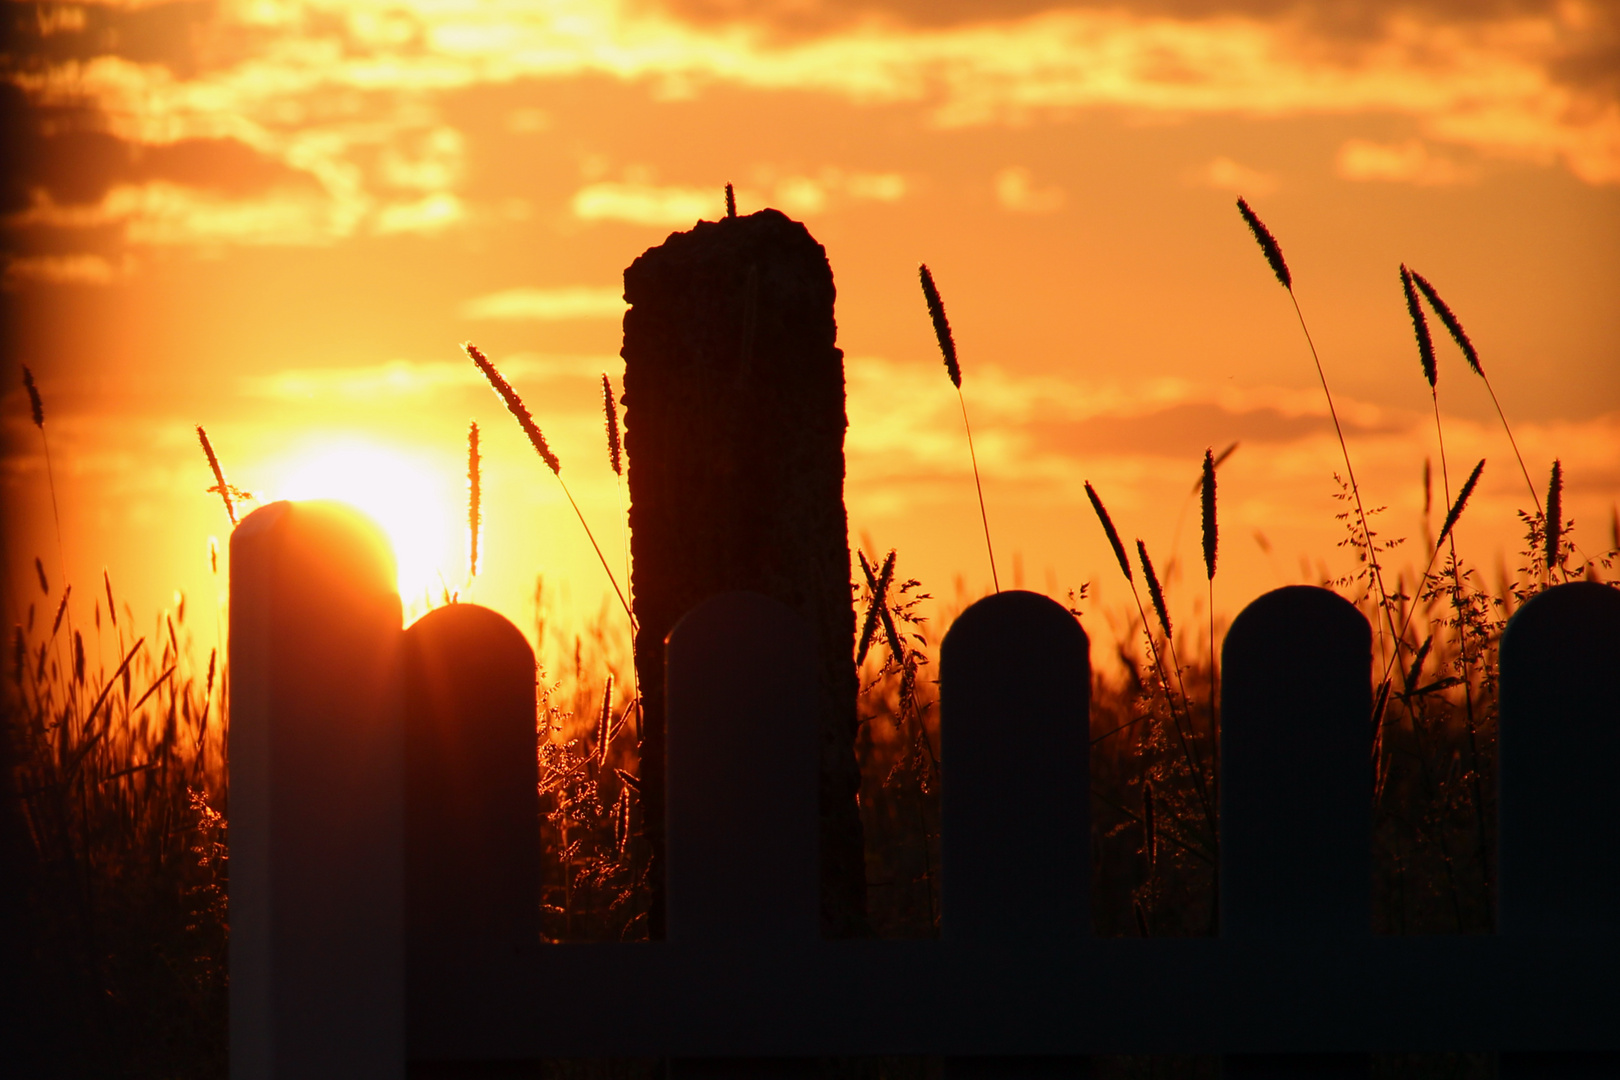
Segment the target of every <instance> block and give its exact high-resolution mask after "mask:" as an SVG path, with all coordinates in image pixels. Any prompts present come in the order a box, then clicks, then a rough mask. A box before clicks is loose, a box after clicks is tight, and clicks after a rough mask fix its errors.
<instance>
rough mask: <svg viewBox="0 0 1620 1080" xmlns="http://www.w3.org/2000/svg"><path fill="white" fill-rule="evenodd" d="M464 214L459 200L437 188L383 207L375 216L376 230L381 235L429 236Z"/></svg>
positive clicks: (441, 230)
mask: <svg viewBox="0 0 1620 1080" xmlns="http://www.w3.org/2000/svg"><path fill="white" fill-rule="evenodd" d="M464 216H465V214H464V211H463V209H462V205H461V200H460V199H458V198H456V197H455V196H454V195H451V194H449V193H448V192H444V191H440V192H435V193H434V194H432V195H427V196H424V197H423V198H420V199H416V200H412V201H408V202H397V203H394V204H392V205H390V206H385V207H383V209H382V211H381V212H380V213H379V214H378V215H377V223H376V231H377V232H378V233H379V234H382V235H384V236H386V235H389V234H393V233H416V234H418V235H422V236H431V235H432V234H434V233H438V232H443V231H444V230H445V229H448V228H449V227H450V226H452V225H454V224H456V223H457V222H458V221H460V220H461V219H462V217H464Z"/></svg>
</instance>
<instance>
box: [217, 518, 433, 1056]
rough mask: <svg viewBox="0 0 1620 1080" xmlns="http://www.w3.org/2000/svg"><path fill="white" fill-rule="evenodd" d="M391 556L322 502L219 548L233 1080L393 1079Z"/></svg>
mask: <svg viewBox="0 0 1620 1080" xmlns="http://www.w3.org/2000/svg"><path fill="white" fill-rule="evenodd" d="M399 640H400V606H399V598H398V596H397V595H395V592H394V565H393V558H392V556H391V554H390V553H389V551H388V545H387V542H386V541H385V540H384V539H383V537H382V535H381V533H380V532H379V531H378V530H377V528H376V527H375V526H374V525H372V524H371V523H370V522H368V521H366V520H365V519H364V518H362V517H360V516H359V515H358V514H357V513H355V512H354V511H352V510H350V509H348V508H347V507H342V506H339V505H337V504H335V503H320V502H314V503H287V502H278V503H271V504H270V505H268V506H265V507H262V508H260V509H258V510H255V511H254V512H253V513H252V514H250V515H249V516H248V517H247V518H246V519H245V520H244V521H243V522H242V524H241V525H240V526H238V527H237V529H236V531H235V533H234V534H232V536H231V613H230V671H231V719H230V724H231V728H230V731H231V753H230V815H231V819H230V820H231V833H230V857H231V888H230V925H231V942H230V1026H231V1035H230V1039H231V1049H230V1060H231V1075H232V1077H233V1078H234V1080H270V1078H276V1080H280V1078H286V1080H293V1078H297V1080H306V1078H325V1077H332V1078H340V1077H341V1078H355V1077H366V1078H370V1077H388V1078H390V1080H395V1078H398V1077H401V1076H403V1075H404V1070H405V1014H404V996H405V978H404V976H405V972H404V948H403V925H402V924H403V913H402V909H403V900H402V892H403V889H402V886H403V870H402V861H403V838H402V834H403V822H402V808H401V803H402V788H403V784H402V777H401V772H402V767H403V765H402V758H403V738H402V735H401V725H400V720H399V707H398V706H399V702H398V693H397V688H396V681H395V680H396V676H397V667H396V665H397V653H398V646H399Z"/></svg>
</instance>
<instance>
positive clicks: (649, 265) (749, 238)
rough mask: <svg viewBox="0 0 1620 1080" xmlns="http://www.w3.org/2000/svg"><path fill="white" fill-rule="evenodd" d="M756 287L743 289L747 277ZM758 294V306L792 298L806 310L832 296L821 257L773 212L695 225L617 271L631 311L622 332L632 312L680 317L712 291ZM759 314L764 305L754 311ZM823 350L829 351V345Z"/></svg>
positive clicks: (806, 234) (796, 227) (801, 230)
mask: <svg viewBox="0 0 1620 1080" xmlns="http://www.w3.org/2000/svg"><path fill="white" fill-rule="evenodd" d="M750 273H752V274H755V275H757V281H756V282H754V283H750V282H748V281H747V277H748V275H749V274H750ZM732 289H735V290H738V291H739V295H741V294H742V293H743V292H744V291H752V290H753V289H757V290H758V291H759V294H760V295H759V297H758V299H764V297H765V296H767V295H769V294H772V293H777V294H784V293H797V294H800V295H802V296H804V297H805V299H806V300H808V301H809V304H810V307H811V308H812V309H814V308H816V307H819V306H821V305H826V306H828V307H830V306H831V305H832V303H833V301H834V298H835V293H836V290H835V289H834V287H833V277H832V265H831V264H830V263H829V262H828V261H827V249H826V248H824V247H822V246H821V245H820V244H819V243H817V242H816V238H815V237H813V236H811V235H810V230H809V229H806V228H805V227H804V225H803V223H801V222H798V221H794V220H793V219H792V218H790V217H788V216H787V215H786V214H784V213H782V212H781V211H780V210H771V209H766V210H760V211H757V212H755V213H752V214H749V215H747V216H746V217H735V218H722V219H721V220H719V221H700V222H698V223H697V224H696V225H694V226H693V227H692V228H691V229H690V230H688V231H687V232H678V233H671V234H670V235H669V237H668V238H667V239H666V240H665V241H664V242H663V243H662V244H660V245H658V246H657V247H654V248H648V249H647V250H646V251H644V252H642V253H641V255H639V256H637V258H636V260H635V261H634V262H632V263H631V264H630V265H629V266H628V267H626V268H625V271H624V297H625V299H626V300H627V301H628V302H629V303H630V305H631V311H630V312H627V313H626V315H625V320H626V327H627V328H628V326H629V324H630V322H631V321H632V320H634V319H635V318H636V311H637V310H638V309H641V310H645V309H646V308H647V307H648V306H649V305H650V306H651V307H652V308H654V309H656V310H660V311H667V312H670V313H672V314H674V313H684V312H685V311H687V309H688V308H689V306H690V305H691V304H692V303H693V302H694V301H697V302H699V303H702V302H703V300H701V299H700V298H701V297H703V295H704V294H710V297H711V298H710V299H709V300H708V302H709V303H712V302H713V300H712V294H713V293H714V292H715V291H716V290H721V291H730V290H732ZM761 306H766V305H761ZM826 344H827V345H828V346H831V345H832V339H831V338H830V337H829V338H828V340H827V342H826Z"/></svg>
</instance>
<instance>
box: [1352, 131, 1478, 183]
mask: <svg viewBox="0 0 1620 1080" xmlns="http://www.w3.org/2000/svg"><path fill="white" fill-rule="evenodd" d="M1334 164H1335V166H1336V168H1337V170H1338V173H1339V175H1340V176H1342V177H1344V178H1345V179H1346V180H1389V181H1395V182H1399V183H1408V184H1418V185H1421V186H1425V187H1438V186H1442V185H1447V184H1466V183H1468V182H1470V181H1472V180H1473V179H1474V174H1473V172H1472V171H1471V170H1469V169H1466V168H1464V167H1463V166H1461V165H1458V164H1457V163H1456V162H1454V161H1452V160H1451V159H1449V158H1445V157H1440V156H1438V155H1436V154H1432V153H1430V152H1429V148H1428V147H1427V146H1425V145H1424V144H1423V142H1422V141H1421V140H1418V139H1407V140H1406V141H1405V142H1400V143H1375V142H1369V141H1367V140H1365V139H1350V140H1348V141H1347V142H1345V143H1344V145H1342V146H1340V147H1339V153H1338V157H1337V158H1336V159H1335V162H1334Z"/></svg>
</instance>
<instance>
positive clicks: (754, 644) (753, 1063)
mask: <svg viewBox="0 0 1620 1080" xmlns="http://www.w3.org/2000/svg"><path fill="white" fill-rule="evenodd" d="M665 673H666V676H667V680H668V682H667V690H668V694H667V697H666V699H665V700H666V705H667V709H666V714H665V715H666V717H667V719H668V728H667V732H668V738H669V741H668V744H667V745H668V774H667V778H668V800H669V801H668V817H667V830H668V831H667V834H666V835H667V839H668V859H669V868H668V878H667V880H668V889H669V892H668V934H667V941H668V946H667V947H669V948H677V949H680V950H682V951H683V952H685V953H688V954H690V955H704V954H708V955H712V956H713V957H714V958H715V959H714V961H713V964H712V968H711V965H709V964H705V965H704V967H705V969H709V970H713V971H714V972H715V976H714V977H716V978H725V977H728V976H727V975H726V974H724V972H725V969H727V968H728V967H733V968H735V967H736V966H737V965H740V964H745V963H747V962H748V958H749V957H750V955H752V956H753V957H754V958H758V957H761V956H763V957H771V956H775V955H780V954H789V955H791V954H795V953H797V954H800V955H802V954H804V953H805V952H806V951H807V950H809V949H811V948H813V947H815V946H816V945H817V944H818V943H819V941H820V938H821V930H820V918H819V909H820V884H819V883H820V873H819V870H818V864H817V859H816V853H817V847H818V836H819V824H818V822H819V814H818V804H819V802H820V795H819V780H818V777H819V769H818V760H819V757H818V747H819V745H820V730H821V717H820V714H819V709H818V696H817V672H816V648H815V639H814V638H813V636H812V635H811V633H810V630H809V627H808V626H806V624H805V621H804V620H803V619H802V618H800V617H799V615H798V614H797V613H795V612H794V611H793V610H792V609H791V608H789V607H787V606H786V605H785V604H782V603H780V602H778V601H776V600H773V599H771V598H769V597H766V596H761V595H759V594H757V593H747V592H732V593H722V594H720V595H718V596H714V597H711V598H710V599H708V600H706V601H704V602H703V603H702V604H700V605H698V606H697V607H696V608H694V609H693V610H692V611H690V612H688V613H687V614H686V616H685V617H684V618H682V619H681V620H680V622H678V623H677V624H676V625H675V628H674V629H673V630H672V631H671V632H670V635H669V644H668V652H667V662H666V665H665ZM705 996H706V995H705V991H704V987H703V985H702V982H701V980H700V981H698V982H696V983H695V984H694V985H692V986H690V987H689V988H688V989H687V990H686V992H685V993H683V994H682V995H681V999H680V1000H679V1001H678V1002H672V1003H671V1004H672V1005H674V1006H676V1007H678V1008H687V1009H693V1010H697V1009H702V1008H704V1007H705V1002H704V997H705ZM817 997H818V994H817V991H816V988H814V987H812V986H806V985H770V984H761V985H758V986H757V995H756V996H755V998H754V1000H753V1002H752V1003H751V1008H750V1012H749V1014H746V1015H738V1016H736V1017H734V1018H732V1020H733V1022H734V1023H735V1025H736V1030H737V1032H738V1033H739V1036H740V1037H739V1040H738V1043H737V1044H736V1045H739V1046H742V1045H745V1042H744V1039H746V1035H745V1034H744V1033H747V1032H750V1031H755V1032H757V1031H760V1030H767V1029H769V1027H770V1026H771V1024H772V1020H773V1018H774V1017H777V1016H780V1015H781V1013H782V1011H783V1010H803V1009H807V1008H808V1009H813V1008H815V1007H816V1003H817ZM677 1023H678V1021H677ZM807 1068H808V1065H807V1063H805V1062H803V1061H785V1060H776V1061H762V1060H749V1059H746V1058H745V1059H730V1060H717V1059H686V1060H676V1061H672V1062H671V1074H672V1075H673V1076H679V1077H685V1078H696V1077H711V1076H743V1075H748V1076H786V1075H797V1074H798V1073H799V1072H802V1071H804V1070H806V1069H807Z"/></svg>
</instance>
